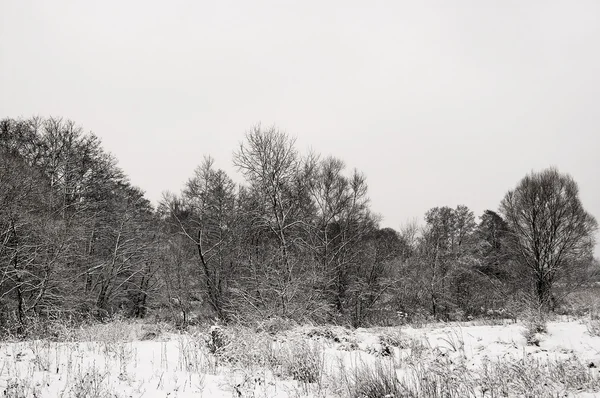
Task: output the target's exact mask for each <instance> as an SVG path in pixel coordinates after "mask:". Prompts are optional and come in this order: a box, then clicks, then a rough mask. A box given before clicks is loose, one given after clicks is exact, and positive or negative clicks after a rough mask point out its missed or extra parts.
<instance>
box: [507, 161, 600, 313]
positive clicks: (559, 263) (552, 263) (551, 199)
mask: <svg viewBox="0 0 600 398" xmlns="http://www.w3.org/2000/svg"><path fill="white" fill-rule="evenodd" d="M500 211H501V212H502V214H503V215H504V217H505V219H506V222H507V223H508V225H509V227H510V239H509V248H510V252H511V254H512V256H513V258H514V260H515V261H516V262H517V264H518V265H519V266H520V267H521V268H522V269H524V270H527V271H528V274H529V275H530V276H531V277H532V279H533V284H534V290H533V291H534V292H535V293H534V294H535V297H536V298H537V301H538V304H539V305H540V306H542V307H543V308H546V309H552V308H553V307H554V304H553V301H554V297H553V291H554V289H555V287H556V284H557V283H558V282H559V281H561V280H562V281H567V280H569V279H571V278H573V277H574V276H575V275H576V274H578V273H579V271H580V270H581V268H582V267H583V268H586V267H587V265H589V263H590V262H591V261H592V255H593V248H594V243H595V236H594V234H595V232H596V230H597V228H598V223H597V221H596V219H595V218H594V217H593V216H592V215H591V214H589V213H588V212H586V211H585V209H584V208H583V205H582V204H581V200H580V199H579V189H578V186H577V183H576V182H575V180H574V179H573V178H572V177H571V176H570V175H568V174H562V173H560V172H559V171H558V170H557V169H555V168H549V169H546V170H543V171H541V172H532V173H530V174H529V175H527V176H526V177H525V178H523V179H522V180H521V181H520V182H519V184H518V185H517V186H516V188H515V189H513V190H511V191H509V192H508V193H507V194H506V196H505V197H504V199H503V200H502V203H501V205H500Z"/></svg>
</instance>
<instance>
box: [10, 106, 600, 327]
mask: <svg viewBox="0 0 600 398" xmlns="http://www.w3.org/2000/svg"><path fill="white" fill-rule="evenodd" d="M233 164H234V165H235V166H236V168H237V170H238V171H239V172H240V174H241V175H242V176H243V177H244V181H245V183H244V184H241V185H239V184H236V183H234V181H233V180H232V179H231V177H230V176H228V175H227V174H226V173H225V172H224V171H223V170H219V169H217V168H216V167H215V165H214V161H213V159H212V158H211V157H210V156H207V157H205V158H204V160H203V161H202V162H201V163H200V164H199V165H198V167H197V169H196V170H194V171H193V172H192V173H191V176H190V178H189V180H188V181H187V183H186V184H185V186H184V187H182V190H181V192H180V193H176V194H173V193H169V194H165V195H164V197H163V199H162V200H161V201H160V203H159V204H158V206H156V208H154V207H153V205H152V204H151V203H150V202H149V201H148V200H147V199H146V198H144V194H143V192H142V191H141V190H140V189H138V188H136V187H135V186H134V185H132V183H131V182H130V181H129V180H128V179H127V177H126V176H125V174H124V173H123V171H122V170H120V169H119V167H118V166H117V163H116V160H115V159H114V158H113V157H112V156H111V155H109V154H108V153H106V152H105V151H104V150H103V148H102V146H101V143H100V140H99V139H98V138H97V137H96V136H95V135H93V134H89V133H86V132H84V131H83V129H82V128H81V127H79V126H77V125H76V124H75V123H73V122H71V121H66V120H63V119H57V118H47V119H44V118H32V119H27V120H13V119H5V120H3V121H1V122H0V268H1V270H0V273H1V276H0V327H1V328H2V329H3V331H4V332H16V333H27V332H28V330H30V329H31V328H32V327H34V326H35V325H39V324H43V323H44V321H47V320H61V321H71V322H82V321H86V320H91V319H98V320H105V319H110V318H111V317H113V316H124V317H138V318H144V317H152V318H153V319H155V318H156V319H163V320H170V321H173V322H175V323H177V324H179V325H182V326H185V325H186V324H190V323H194V322H199V321H204V320H207V319H214V318H218V319H219V320H221V321H223V322H245V323H251V322H255V321H257V320H262V321H264V320H267V319H277V320H294V321H311V322H323V323H325V322H330V323H336V324H347V325H352V326H355V327H358V326H362V325H369V324H395V323H400V322H405V321H409V320H414V319H418V320H422V319H433V318H435V319H441V320H461V319H469V318H471V317H480V316H517V314H518V312H519V311H521V310H522V309H523V308H524V307H525V306H532V305H534V306H538V307H540V308H544V309H545V310H549V311H559V310H561V308H562V307H563V304H564V303H565V300H567V299H568V293H571V292H573V291H575V290H577V289H583V288H589V287H590V286H593V284H594V283H597V282H598V281H599V280H600V279H598V262H597V260H594V258H593V248H594V243H595V241H594V237H595V233H596V230H597V222H596V220H595V219H594V218H593V217H592V216H591V215H590V214H589V213H587V212H586V211H585V210H584V209H583V207H582V204H581V202H580V200H579V196H578V190H577V184H576V183H575V181H574V180H573V179H572V178H571V177H570V176H568V175H565V174H561V173H560V172H559V171H558V170H556V169H548V170H544V171H541V172H539V173H536V172H532V173H530V174H529V175H527V176H525V178H524V179H523V180H522V181H520V182H518V184H517V185H516V187H515V188H514V189H512V190H510V191H508V193H507V194H506V196H505V197H504V198H498V199H499V203H500V205H499V211H497V212H496V211H493V210H486V211H485V212H484V213H483V214H481V215H479V216H477V215H475V214H474V213H473V212H472V211H471V210H470V209H469V208H468V207H466V206H464V205H459V206H456V207H448V206H440V207H435V208H433V209H430V210H429V211H427V213H426V214H425V215H424V216H423V218H422V224H421V223H415V224H409V225H406V226H404V227H403V228H401V230H400V231H395V230H393V229H390V228H381V226H380V216H379V215H377V214H375V213H373V212H372V211H371V209H370V205H369V193H368V184H367V179H366V177H365V176H364V175H363V174H362V173H360V172H359V171H357V170H353V169H351V168H350V167H348V166H346V164H345V163H344V161H343V160H341V159H337V158H333V157H320V156H319V155H317V154H315V153H307V154H304V153H301V152H299V151H298V149H297V148H296V146H295V142H294V139H293V138H292V137H290V136H289V135H287V134H285V133H283V132H281V131H279V130H278V129H277V128H275V127H271V128H264V127H262V126H256V127H254V128H252V129H251V130H250V131H248V132H247V133H246V136H245V138H244V139H243V141H242V142H241V144H240V146H239V147H238V148H237V149H236V150H235V153H234V157H233ZM507 189H510V187H507ZM398 205H399V206H401V205H402V204H401V201H400V200H399V203H398ZM490 206H491V207H494V206H498V204H493V203H492V204H490Z"/></svg>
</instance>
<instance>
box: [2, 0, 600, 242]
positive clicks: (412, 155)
mask: <svg viewBox="0 0 600 398" xmlns="http://www.w3.org/2000/svg"><path fill="white" fill-rule="evenodd" d="M32 115H41V116H51V115H52V116H62V117H65V118H69V119H72V120H74V121H76V122H77V123H78V124H80V125H82V126H83V127H84V128H85V129H86V130H88V131H93V132H94V133H95V134H97V135H98V136H99V137H101V138H102V140H103V143H104V145H105V148H106V149H107V150H108V151H110V152H112V153H113V154H114V155H115V156H116V157H117V158H118V159H119V162H120V166H121V167H122V168H123V169H124V170H125V172H126V173H127V174H128V175H129V176H130V178H131V181H132V182H133V184H135V185H137V186H139V187H141V188H142V189H144V190H145V191H146V192H147V195H148V197H149V198H150V199H151V200H153V201H154V202H156V201H157V200H158V199H159V198H160V197H161V193H162V192H163V191H165V190H170V191H175V192H178V191H179V190H180V189H181V187H182V185H183V183H184V182H185V180H187V178H189V177H190V175H191V173H192V171H193V169H194V168H195V167H196V166H197V165H198V164H199V163H200V162H201V160H202V158H203V156H204V155H208V154H210V155H212V156H213V157H214V158H215V159H216V162H217V166H218V167H220V168H223V169H224V170H226V171H227V172H229V173H231V174H235V170H234V168H233V166H232V161H231V159H232V156H231V155H232V152H233V150H234V149H235V148H236V147H237V146H238V145H239V142H240V141H241V140H242V139H243V137H244V133H245V132H246V131H247V130H248V129H249V128H250V127H251V126H252V125H254V124H256V123H257V122H262V124H263V125H272V124H276V125H277V126H278V127H279V128H280V129H282V130H285V131H286V132H288V133H289V134H291V135H293V136H296V137H297V143H298V147H299V149H301V150H307V149H309V148H312V149H314V150H315V151H317V152H320V153H322V154H323V155H335V156H337V157H340V158H342V159H343V160H344V161H345V162H346V163H347V165H348V166H349V167H356V168H358V169H359V170H361V171H363V172H364V173H365V174H366V175H367V178H368V181H369V186H370V196H371V199H372V207H373V210H374V211H376V212H378V213H380V214H381V215H382V216H383V225H384V226H390V227H394V228H399V227H400V225H401V224H403V223H404V222H406V221H407V220H410V219H414V218H417V219H418V220H422V219H423V215H424V213H425V211H427V209H429V208H431V207H434V206H444V205H447V206H452V207H453V206H456V205H457V204H465V205H467V206H469V207H470V208H471V209H472V210H473V211H475V213H476V215H477V216H479V215H480V214H481V213H482V212H483V210H485V209H487V208H490V209H494V210H495V209H497V208H498V204H499V202H500V200H501V199H502V197H503V195H504V194H505V192H506V191H507V190H508V189H511V188H513V187H514V186H515V185H516V184H517V182H518V181H519V179H521V178H522V177H523V176H524V175H526V174H527V173H528V172H530V171H532V170H540V169H542V168H545V167H548V166H551V165H553V166H556V167H558V168H559V170H560V171H562V172H568V173H570V174H571V175H572V176H573V177H574V178H575V180H576V181H577V182H578V183H579V186H580V190H581V198H582V201H583V204H584V207H585V208H586V209H587V210H588V211H590V212H591V213H592V214H593V215H594V216H595V217H596V218H597V219H600V177H599V172H600V2H599V1H596V0H590V1H582V0H579V1H562V2H557V1H521V0H518V1H481V0H472V1H442V0H440V1H429V2H425V1H410V2H409V1H362V2H358V1H348V0H344V1H341V0H340V1H325V0H321V1H307V0H302V1H281V0H279V1H256V0H253V1H241V0H240V1H224V0H219V1H216V0H215V1H163V2H155V1H76V0H73V1H65V0H53V1H42V0H40V1H26V0H0V118H2V117H20V116H23V117H29V116H32ZM236 180H238V181H239V177H236ZM598 247H599V246H597V249H596V253H597V254H598V253H600V250H598Z"/></svg>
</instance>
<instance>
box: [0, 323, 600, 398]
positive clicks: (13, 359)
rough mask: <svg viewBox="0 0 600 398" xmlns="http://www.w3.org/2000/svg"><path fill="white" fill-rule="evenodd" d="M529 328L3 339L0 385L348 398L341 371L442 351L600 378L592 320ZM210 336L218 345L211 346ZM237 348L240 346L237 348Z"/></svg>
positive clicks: (473, 364)
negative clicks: (539, 330) (538, 330)
mask: <svg viewBox="0 0 600 398" xmlns="http://www.w3.org/2000/svg"><path fill="white" fill-rule="evenodd" d="M523 330H524V326H523V325H521V324H504V325H495V326H491V325H485V326H465V325H460V324H451V325H450V324H442V325H440V324H437V325H430V326H426V327H422V328H411V327H403V328H371V329H364V328H361V329H356V330H349V329H344V328H341V327H310V326H305V327H299V328H296V329H293V330H290V331H286V332H282V333H280V334H277V335H276V336H272V335H268V334H266V333H262V334H258V333H255V334H252V333H250V332H248V333H245V332H244V331H243V330H242V331H238V332H236V333H233V332H230V331H229V330H228V329H223V333H224V335H226V336H229V337H228V338H229V339H231V341H228V342H224V343H223V344H224V345H223V346H222V347H215V346H214V338H213V340H211V335H210V333H209V332H208V331H204V333H199V332H196V333H185V334H176V333H163V334H160V335H158V336H156V337H155V338H154V339H152V340H148V341H139V340H136V341H126V342H119V341H110V340H104V341H82V342H50V341H45V340H36V341H25V342H4V343H2V344H1V345H0V391H2V393H3V394H4V396H8V397H247V396H248V397H249V396H253V397H290V396H293V397H299V396H314V397H325V396H345V395H348V394H350V392H349V390H348V389H347V388H346V387H345V386H344V383H345V382H344V380H348V379H347V378H346V379H344V378H343V377H341V373H343V371H342V370H341V369H346V370H348V369H356V368H357V367H369V366H372V367H375V366H377V364H378V363H382V362H381V361H382V358H388V359H389V358H392V359H391V361H392V362H388V363H391V364H393V365H394V369H397V371H398V372H399V373H398V374H400V375H402V374H405V373H402V372H405V370H403V368H402V366H403V365H402V364H405V363H410V364H412V365H411V366H413V368H415V367H419V366H421V365H423V364H428V363H432V362H433V361H438V360H439V358H444V361H445V362H439V361H438V363H442V364H443V366H454V365H455V364H461V366H462V365H464V367H465V368H466V369H469V370H473V371H478V369H481V368H482V366H484V365H485V364H486V363H490V362H494V361H507V363H513V362H514V363H517V362H518V361H523V360H524V359H528V360H539V361H567V360H569V359H573V358H576V359H577V360H578V361H579V362H581V363H582V364H583V366H584V367H585V368H586V369H589V372H590V374H591V375H592V376H593V377H596V378H598V368H599V367H600V337H598V336H591V335H590V334H589V333H588V329H587V327H586V325H585V323H583V322H580V321H570V322H551V323H549V324H548V333H546V334H543V335H541V336H540V341H539V346H536V345H532V346H529V345H527V344H526V341H525V338H524V337H523ZM99 340H103V339H99ZM259 340H261V341H263V342H266V345H260V344H258V341H259ZM211 341H212V343H213V346H212V347H211V345H210V344H207V342H209V343H210V342H211ZM229 347H237V351H235V350H233V349H232V351H231V352H232V353H229V351H228V350H229ZM290 347H291V348H290ZM298 347H301V348H300V349H298ZM211 349H212V351H213V352H217V354H218V355H213V354H211V352H210V351H211ZM286 349H289V350H288V351H285V350H286ZM220 350H222V352H221V351H220ZM284 351H285V352H287V354H282V352H284ZM315 352H316V353H317V355H316V358H317V359H316V361H317V362H315V363H314V364H312V365H309V368H308V369H305V368H302V367H299V366H297V365H295V364H296V362H295V361H296V360H297V359H298V358H299V357H301V356H305V355H306V356H307V357H310V355H311V353H313V354H314V353H315ZM222 353H229V354H228V355H221V354H222ZM285 355H287V356H285ZM236 356H237V357H236ZM314 357H315V356H313V358H314ZM240 358H242V359H243V360H239V359H240ZM319 361H321V362H319ZM521 363H524V362H521ZM313 366H314V367H319V366H320V367H322V369H323V370H322V372H321V373H319V377H318V380H313V381H310V380H311V379H310V375H307V374H306V373H307V372H308V373H310V372H311V370H314V369H311V367H313ZM348 374H351V375H352V374H353V372H352V371H350V372H348ZM406 374H408V373H406ZM294 379H295V380H294ZM307 380H309V381H310V382H306V381H307ZM303 381H305V382H306V383H305V382H303ZM596 385H600V384H596ZM482 394H483V392H482ZM569 394H570V395H569ZM569 394H567V395H563V396H578V397H594V396H598V397H600V391H593V390H592V391H589V390H588V391H570V392H569Z"/></svg>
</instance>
